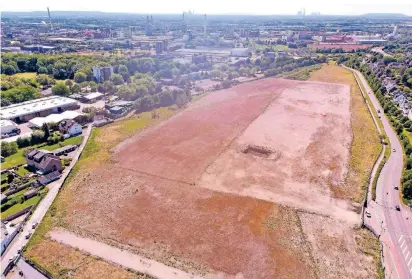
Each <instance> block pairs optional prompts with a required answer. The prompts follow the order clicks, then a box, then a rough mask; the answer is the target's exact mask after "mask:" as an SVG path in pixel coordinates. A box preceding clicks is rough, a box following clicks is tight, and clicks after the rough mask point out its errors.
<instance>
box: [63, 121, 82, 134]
mask: <svg viewBox="0 0 412 279" xmlns="http://www.w3.org/2000/svg"><path fill="white" fill-rule="evenodd" d="M59 131H60V132H61V133H62V134H64V135H70V136H71V137H72V136H76V135H80V134H81V133H82V126H81V125H80V124H79V123H77V122H76V121H74V120H69V119H65V120H63V121H61V122H60V123H59Z"/></svg>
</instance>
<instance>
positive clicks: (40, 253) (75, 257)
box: [25, 240, 151, 279]
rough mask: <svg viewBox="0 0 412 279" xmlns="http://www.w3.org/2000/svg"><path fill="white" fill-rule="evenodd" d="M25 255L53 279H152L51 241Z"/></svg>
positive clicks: (37, 246)
mask: <svg viewBox="0 0 412 279" xmlns="http://www.w3.org/2000/svg"><path fill="white" fill-rule="evenodd" d="M45 252H47V253H45ZM25 255H26V256H27V257H29V258H30V260H31V261H32V262H33V263H35V264H36V265H40V266H42V267H46V270H47V271H48V272H49V273H50V274H51V275H52V276H53V278H73V279H74V278H77V279H83V278H88V279H90V278H96V279H97V278H119V279H151V277H150V276H147V275H143V274H137V273H134V272H131V271H127V270H124V269H123V268H121V267H119V266H114V265H111V264H109V263H107V262H105V261H103V260H101V259H99V258H96V257H93V256H90V255H86V254H84V253H82V252H80V251H79V250H77V249H74V248H71V247H69V246H66V245H62V244H59V243H57V242H54V241H50V240H43V241H42V242H41V243H39V244H38V245H36V246H35V247H34V248H33V249H30V250H29V251H28V252H26V253H25Z"/></svg>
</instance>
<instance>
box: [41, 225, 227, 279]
mask: <svg viewBox="0 0 412 279" xmlns="http://www.w3.org/2000/svg"><path fill="white" fill-rule="evenodd" d="M49 235H50V237H51V239H53V240H55V241H57V242H59V243H62V244H66V245H69V246H71V247H73V248H78V249H80V250H82V251H84V252H87V253H90V254H92V255H94V256H97V257H100V258H102V259H104V260H106V261H108V262H111V263H114V264H118V265H121V266H123V267H125V268H130V269H133V270H135V271H138V272H141V273H145V274H148V275H151V276H153V277H156V278H159V279H163V278H164V279H205V278H222V277H220V276H213V277H212V276H206V277H202V276H197V275H193V274H189V273H186V272H184V271H181V270H179V269H176V268H173V267H170V266H167V265H164V264H162V263H159V262H157V261H154V260H150V259H147V258H144V257H141V256H139V255H136V254H133V253H131V252H128V251H124V250H121V249H119V248H116V247H113V246H110V245H107V244H105V243H102V242H98V241H95V240H93V239H90V238H84V237H79V236H77V235H75V234H74V233H71V232H69V231H65V230H62V229H56V230H53V231H51V232H50V233H49Z"/></svg>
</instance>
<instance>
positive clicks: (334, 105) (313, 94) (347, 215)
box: [198, 82, 358, 223]
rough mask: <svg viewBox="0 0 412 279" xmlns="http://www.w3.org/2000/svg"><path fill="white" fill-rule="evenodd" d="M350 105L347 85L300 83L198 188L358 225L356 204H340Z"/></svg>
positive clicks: (241, 138)
mask: <svg viewBox="0 0 412 279" xmlns="http://www.w3.org/2000/svg"><path fill="white" fill-rule="evenodd" d="M349 103H350V95H349V87H347V86H344V85H337V84H328V83H307V82H303V83H302V82H296V83H295V84H294V86H290V87H288V88H286V89H285V90H284V91H283V92H282V94H280V95H279V96H278V97H277V99H276V100H274V101H273V102H272V103H271V105H270V106H269V107H268V108H267V109H266V111H265V112H264V113H262V114H261V115H260V116H259V117H258V118H257V119H256V120H254V121H253V122H252V123H251V124H250V125H249V126H248V128H247V129H246V130H245V131H244V132H243V133H242V135H240V136H239V137H238V138H237V139H236V140H234V141H233V142H232V143H231V145H230V146H229V147H228V148H227V149H226V150H225V151H224V152H223V153H222V154H221V155H220V156H219V158H217V160H215V161H214V162H213V164H211V165H210V166H209V167H208V168H207V170H206V171H205V172H204V173H203V175H202V178H201V180H200V181H199V183H198V185H200V186H201V187H205V188H209V189H213V190H216V191H223V192H230V193H236V194H239V195H244V196H252V197H256V198H259V199H264V200H268V201H273V202H277V203H282V204H285V205H292V206H294V207H298V208H304V209H307V210H310V211H315V212H318V213H322V214H325V215H333V216H334V217H337V218H340V219H343V220H346V221H349V222H351V223H356V222H358V217H357V215H356V214H355V213H354V212H353V211H351V209H352V208H351V205H350V204H349V203H347V202H346V201H344V200H339V199H335V188H337V187H339V186H340V185H341V184H343V183H344V178H345V175H346V173H347V162H348V159H349V149H350V144H351V130H350V112H349ZM243 146H259V147H260V149H265V148H266V149H268V150H272V151H271V154H273V155H274V156H269V155H266V158H264V159H262V158H257V155H258V154H256V152H252V153H249V152H246V153H245V152H239V150H242V148H243ZM251 155H252V156H251ZM262 155H263V156H264V154H262V153H261V154H260V156H258V157H262ZM303 201H304V202H303Z"/></svg>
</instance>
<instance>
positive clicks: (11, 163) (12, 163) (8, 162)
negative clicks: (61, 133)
mask: <svg viewBox="0 0 412 279" xmlns="http://www.w3.org/2000/svg"><path fill="white" fill-rule="evenodd" d="M82 140H83V136H78V137H72V138H68V139H65V140H64V141H62V142H59V143H56V144H52V145H44V143H42V144H36V145H32V146H28V147H24V148H19V149H18V150H17V153H14V154H13V155H10V156H8V157H6V158H5V160H4V162H3V163H1V167H2V168H3V169H8V168H13V167H16V166H18V165H21V164H25V163H26V157H24V151H25V150H27V149H35V148H39V149H44V150H48V151H53V150H55V149H57V148H60V147H63V146H66V145H71V144H73V145H75V144H80V143H81V142H82Z"/></svg>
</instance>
